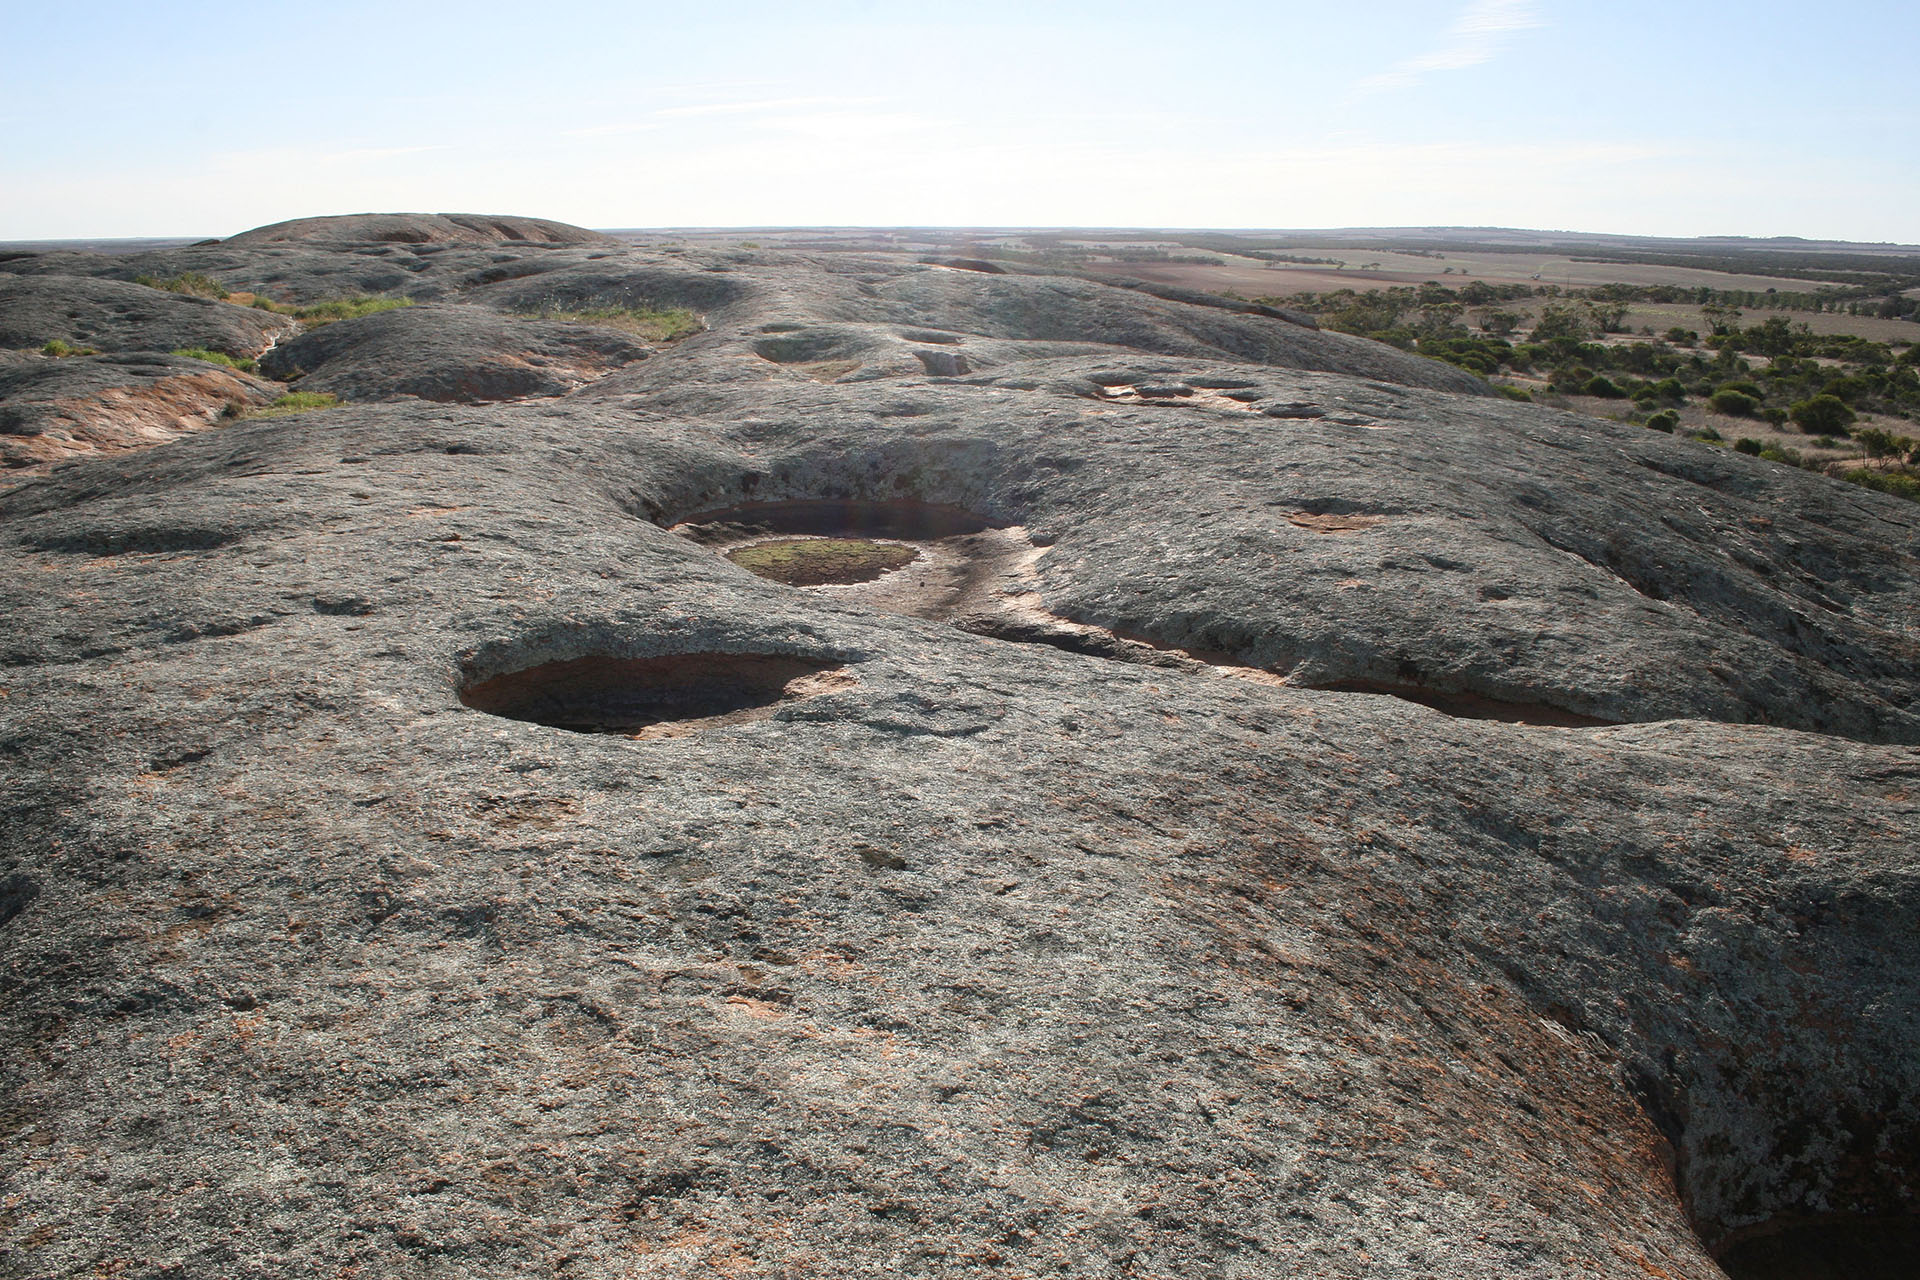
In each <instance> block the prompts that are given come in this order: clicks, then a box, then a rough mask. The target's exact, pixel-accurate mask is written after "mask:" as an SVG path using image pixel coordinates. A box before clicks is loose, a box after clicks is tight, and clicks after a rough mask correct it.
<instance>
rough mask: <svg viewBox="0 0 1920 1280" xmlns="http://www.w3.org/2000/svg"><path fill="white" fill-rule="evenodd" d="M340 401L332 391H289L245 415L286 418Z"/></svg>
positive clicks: (329, 407) (326, 407)
mask: <svg viewBox="0 0 1920 1280" xmlns="http://www.w3.org/2000/svg"><path fill="white" fill-rule="evenodd" d="M339 403H340V397H339V396H336V395H334V394H333V393H332V392H330V391H289V392H287V394H285V395H283V396H280V397H278V398H277V399H275V400H274V401H273V403H271V404H269V405H268V406H267V407H266V408H264V409H253V410H250V411H249V412H247V413H246V414H245V415H244V416H245V417H249V418H284V417H286V416H287V415H288V414H293V413H311V412H312V411H313V410H315V409H331V408H333V407H334V406H335V405H337V404H339Z"/></svg>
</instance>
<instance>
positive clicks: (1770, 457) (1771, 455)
mask: <svg viewBox="0 0 1920 1280" xmlns="http://www.w3.org/2000/svg"><path fill="white" fill-rule="evenodd" d="M1760 456H1761V457H1762V458H1765V459H1766V460H1767V461H1768V462H1782V463H1785V464H1786V465H1787V466H1789V467H1804V466H1806V465H1807V460H1806V459H1805V458H1803V457H1801V456H1800V454H1799V452H1798V451H1796V450H1793V449H1788V448H1785V447H1783V446H1781V445H1777V444H1770V445H1768V446H1767V447H1766V448H1764V449H1762V450H1761V451H1760Z"/></svg>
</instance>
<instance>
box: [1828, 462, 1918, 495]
mask: <svg viewBox="0 0 1920 1280" xmlns="http://www.w3.org/2000/svg"><path fill="white" fill-rule="evenodd" d="M1840 478H1841V479H1842V480H1845V481H1848V482H1849V483H1852V484H1857V485H1860V486H1862V487H1863V488H1867V489H1878V490H1879V491H1880V492H1881V493H1890V494H1892V495H1893V496H1894V497H1896V498H1908V499H1911V500H1913V501H1915V502H1920V476H1910V475H1906V474H1904V473H1903V472H1899V471H1875V470H1873V469H1872V468H1871V467H1857V468H1855V469H1854V470H1852V471H1849V472H1847V473H1846V474H1844V475H1842V476H1841V477H1840Z"/></svg>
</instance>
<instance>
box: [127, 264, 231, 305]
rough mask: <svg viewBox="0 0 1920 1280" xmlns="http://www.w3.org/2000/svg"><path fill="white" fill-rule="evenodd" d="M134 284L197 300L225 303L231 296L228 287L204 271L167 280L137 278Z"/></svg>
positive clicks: (134, 279) (182, 274) (183, 274)
mask: <svg viewBox="0 0 1920 1280" xmlns="http://www.w3.org/2000/svg"><path fill="white" fill-rule="evenodd" d="M133 282H134V283H135V284H143V285H145V286H147V288H149V289H164V290H166V291H167V292H168V293H184V294H187V295H188V296H190V297H195V298H215V299H219V300H223V301H224V300H225V299H226V298H227V297H228V296H229V295H228V293H227V286H225V285H223V284H221V283H220V282H219V281H218V280H215V279H214V278H213V277H212V276H210V275H208V274H206V272H204V271H182V272H181V273H180V274H179V275H177V276H173V277H171V278H169V279H166V280H161V279H159V278H158V277H156V276H135V277H134V278H133Z"/></svg>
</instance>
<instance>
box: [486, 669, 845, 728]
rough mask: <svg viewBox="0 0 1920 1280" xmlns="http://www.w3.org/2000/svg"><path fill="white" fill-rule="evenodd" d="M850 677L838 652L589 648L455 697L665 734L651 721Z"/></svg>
mask: <svg viewBox="0 0 1920 1280" xmlns="http://www.w3.org/2000/svg"><path fill="white" fill-rule="evenodd" d="M851 683H852V677H851V676H849V675H847V674H846V673H845V672H844V670H843V668H842V665H841V664H840V663H838V662H832V661H827V660H824V659H816V658H799V657H794V656H792V655H789V654H763V653H676V654H667V655H664V656H661V657H654V658H613V657H604V656H593V657H585V658H570V659H567V660H565V661H562V662H547V663H542V664H541V665H539V666H536V667H528V668H527V669H526V670H524V671H514V672H510V673H508V674H506V675H500V676H494V677H493V678H491V679H488V680H482V681H479V682H478V683H475V684H471V685H468V686H467V687H466V688H465V689H463V690H462V691H461V693H460V701H461V702H462V703H464V704H466V705H467V706H469V707H472V708H473V709H474V710H476V711H485V712H487V713H489V714H491V715H496V716H505V717H506V718H507V719H509V720H526V721H530V722H532V723H534V724H544V725H550V726H552V727H553V728H556V729H568V730H571V731H573V732H575V733H619V734H632V735H639V736H665V735H664V734H660V733H658V729H659V727H660V726H667V725H672V724H676V723H684V722H688V721H700V722H708V723H716V724H717V723H741V722H743V721H748V720H758V719H764V718H766V717H767V716H769V715H771V714H772V713H773V710H774V709H775V708H777V707H778V706H779V705H780V704H781V703H784V702H792V701H796V700H799V699H801V698H809V697H814V696H817V695H819V694H822V693H827V692H830V691H831V690H833V689H835V688H842V687H845V686H846V685H848V684H851ZM649 730H653V731H655V732H649Z"/></svg>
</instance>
